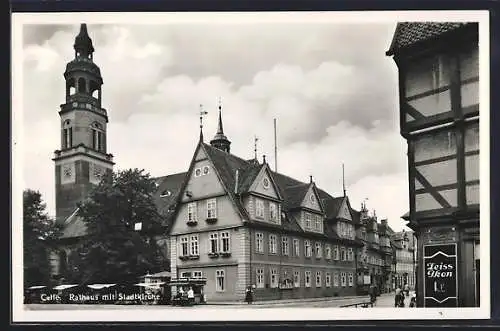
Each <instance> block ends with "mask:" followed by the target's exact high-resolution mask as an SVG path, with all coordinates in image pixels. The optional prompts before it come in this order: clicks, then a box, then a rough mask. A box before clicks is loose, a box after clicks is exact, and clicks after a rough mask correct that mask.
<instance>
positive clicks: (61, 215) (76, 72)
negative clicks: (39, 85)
mask: <svg viewBox="0 0 500 331" xmlns="http://www.w3.org/2000/svg"><path fill="white" fill-rule="evenodd" d="M74 49H75V58H74V59H73V60H72V61H70V62H69V63H68V64H67V65H66V71H65V72H64V78H65V80H66V102H65V103H63V104H62V105H61V106H60V107H61V110H60V111H59V116H60V119H61V148H60V149H59V150H56V151H55V152H54V154H55V155H54V158H53V161H54V163H55V176H56V177H55V179H56V180H55V184H56V218H57V220H58V222H63V221H64V220H65V219H66V218H67V217H68V216H70V215H71V214H72V213H73V212H74V211H75V209H76V206H77V203H78V202H80V201H82V200H84V199H85V198H86V197H87V195H88V194H89V191H90V190H91V188H92V186H93V185H95V184H98V183H99V181H100V177H101V176H102V174H103V173H104V172H106V171H112V169H113V165H114V162H113V155H112V154H108V153H107V146H106V141H107V139H106V138H107V137H106V126H107V123H108V115H107V111H106V109H104V108H102V107H101V97H102V94H101V91H102V90H101V86H102V84H103V81H102V77H101V71H100V69H99V67H98V66H97V65H96V64H95V63H94V61H93V53H94V47H93V45H92V39H90V37H89V35H88V32H87V25H86V24H81V26H80V33H79V34H78V35H77V36H76V38H75V44H74Z"/></svg>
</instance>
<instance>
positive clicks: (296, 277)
mask: <svg viewBox="0 0 500 331" xmlns="http://www.w3.org/2000/svg"><path fill="white" fill-rule="evenodd" d="M293 285H294V286H295V287H300V272H298V271H295V272H294V273H293Z"/></svg>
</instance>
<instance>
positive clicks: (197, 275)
mask: <svg viewBox="0 0 500 331" xmlns="http://www.w3.org/2000/svg"><path fill="white" fill-rule="evenodd" d="M193 278H203V273H202V272H201V271H199V270H198V271H193Z"/></svg>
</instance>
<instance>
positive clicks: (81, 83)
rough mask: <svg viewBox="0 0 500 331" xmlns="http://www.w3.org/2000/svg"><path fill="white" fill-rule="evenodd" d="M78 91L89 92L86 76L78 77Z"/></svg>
mask: <svg viewBox="0 0 500 331" xmlns="http://www.w3.org/2000/svg"><path fill="white" fill-rule="evenodd" d="M78 92H79V93H86V92H87V81H86V80H85V79H84V78H78Z"/></svg>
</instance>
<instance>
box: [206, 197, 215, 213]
mask: <svg viewBox="0 0 500 331" xmlns="http://www.w3.org/2000/svg"><path fill="white" fill-rule="evenodd" d="M207 218H217V200H216V199H210V200H208V201H207Z"/></svg>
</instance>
